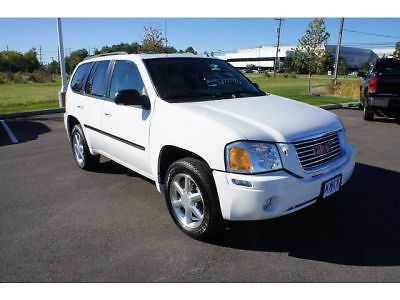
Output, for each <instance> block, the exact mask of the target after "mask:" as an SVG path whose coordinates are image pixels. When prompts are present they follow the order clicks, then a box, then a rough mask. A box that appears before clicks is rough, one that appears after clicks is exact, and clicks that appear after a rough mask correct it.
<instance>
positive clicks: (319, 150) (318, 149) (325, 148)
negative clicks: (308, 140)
mask: <svg viewBox="0 0 400 300" xmlns="http://www.w3.org/2000/svg"><path fill="white" fill-rule="evenodd" d="M330 151H331V143H330V142H327V143H323V144H320V145H317V146H314V148H313V152H314V156H320V155H323V154H325V153H328V152H330Z"/></svg>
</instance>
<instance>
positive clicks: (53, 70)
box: [45, 60, 60, 75]
mask: <svg viewBox="0 0 400 300" xmlns="http://www.w3.org/2000/svg"><path fill="white" fill-rule="evenodd" d="M45 70H46V72H48V73H50V74H53V75H55V74H58V73H59V70H60V69H59V65H58V62H57V61H55V60H53V61H52V62H51V63H48V64H47V65H46V68H45Z"/></svg>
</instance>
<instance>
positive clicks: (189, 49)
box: [185, 46, 197, 54]
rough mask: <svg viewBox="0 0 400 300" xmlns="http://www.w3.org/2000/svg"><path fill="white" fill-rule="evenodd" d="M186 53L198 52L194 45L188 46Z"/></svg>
mask: <svg viewBox="0 0 400 300" xmlns="http://www.w3.org/2000/svg"><path fill="white" fill-rule="evenodd" d="M185 52H186V53H193V54H197V51H196V50H194V49H193V47H192V46H189V47H187V48H186V50H185Z"/></svg>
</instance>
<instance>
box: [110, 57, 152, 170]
mask: <svg viewBox="0 0 400 300" xmlns="http://www.w3.org/2000/svg"><path fill="white" fill-rule="evenodd" d="M121 90H136V91H137V92H138V93H139V94H140V95H146V94H147V92H146V88H145V85H144V83H143V80H142V77H141V75H140V72H139V70H138V68H137V66H136V64H135V63H134V62H132V61H128V60H117V61H115V65H114V67H113V72H112V75H111V82H110V91H109V101H105V103H104V106H103V113H102V130H103V136H104V151H105V152H106V153H107V154H109V155H110V156H111V157H112V158H113V159H115V160H116V161H118V162H120V163H123V164H125V165H127V166H129V167H130V168H132V169H134V170H136V171H138V172H139V173H142V174H144V175H149V174H150V173H151V172H150V169H149V163H148V151H149V150H148V136H149V127H150V110H145V109H143V108H141V107H136V106H127V105H117V104H115V103H114V99H115V96H116V94H117V93H118V92H119V91H121Z"/></svg>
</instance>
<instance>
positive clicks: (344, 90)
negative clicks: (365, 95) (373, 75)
mask: <svg viewBox="0 0 400 300" xmlns="http://www.w3.org/2000/svg"><path fill="white" fill-rule="evenodd" d="M331 86H332V87H333V89H334V93H335V95H336V96H341V97H348V98H353V99H355V100H358V99H360V80H359V79H356V80H338V81H337V83H336V86H335V85H334V84H333V82H332V83H331Z"/></svg>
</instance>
